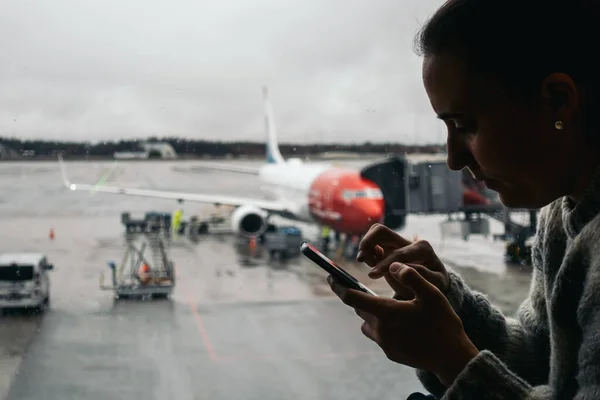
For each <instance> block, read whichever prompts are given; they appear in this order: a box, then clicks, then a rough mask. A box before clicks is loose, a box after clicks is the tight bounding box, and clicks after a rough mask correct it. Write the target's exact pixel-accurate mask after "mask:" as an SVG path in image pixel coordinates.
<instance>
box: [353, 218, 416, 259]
mask: <svg viewBox="0 0 600 400" xmlns="http://www.w3.org/2000/svg"><path fill="white" fill-rule="evenodd" d="M410 243H412V242H411V241H409V240H407V239H404V238H403V237H402V236H400V235H398V234H397V233H396V232H394V231H392V230H391V229H390V228H388V227H387V226H384V225H381V224H374V225H373V226H371V229H369V231H368V232H367V234H366V235H365V236H364V237H363V238H362V240H361V241H360V243H359V245H358V254H357V256H356V260H357V261H359V262H368V261H372V259H373V257H375V256H376V253H375V248H376V247H377V246H379V247H381V248H382V249H384V250H386V249H388V250H392V249H396V248H398V247H403V246H407V245H409V244H410Z"/></svg>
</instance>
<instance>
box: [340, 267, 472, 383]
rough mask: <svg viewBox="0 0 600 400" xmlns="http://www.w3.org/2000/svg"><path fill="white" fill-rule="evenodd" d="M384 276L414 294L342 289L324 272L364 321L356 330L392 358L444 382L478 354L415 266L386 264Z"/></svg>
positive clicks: (341, 296)
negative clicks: (375, 293) (398, 295)
mask: <svg viewBox="0 0 600 400" xmlns="http://www.w3.org/2000/svg"><path fill="white" fill-rule="evenodd" d="M389 275H390V277H391V278H392V279H394V280H396V282H397V283H399V284H400V285H402V286H403V287H405V288H407V289H408V290H410V291H411V292H412V293H414V298H413V299H412V300H395V299H390V298H383V297H377V296H372V295H370V294H366V293H363V292H360V291H358V290H353V289H348V288H346V287H344V286H342V285H340V284H338V283H336V282H335V281H334V279H333V278H332V277H331V276H329V277H328V282H329V284H330V285H331V288H332V290H333V291H334V292H335V293H336V294H337V295H338V297H339V298H340V299H341V300H342V301H343V302H344V303H345V304H347V305H349V306H350V307H353V308H354V309H355V311H356V313H357V314H358V316H359V317H361V318H362V319H363V320H364V321H365V322H364V323H363V324H362V327H361V330H362V332H363V333H364V335H365V336H367V337H368V338H369V339H371V340H373V341H374V342H375V343H377V344H378V345H379V347H381V349H382V350H383V352H384V353H385V355H386V356H387V357H388V358H389V359H390V360H392V361H395V362H397V363H400V364H404V365H408V366H410V367H413V368H419V369H423V370H425V371H429V372H432V373H434V374H436V375H437V376H438V378H439V379H440V381H441V382H442V383H443V384H444V385H446V386H450V385H451V384H452V382H453V381H454V379H455V378H456V376H457V375H458V374H459V373H460V372H461V371H462V370H463V369H464V367H465V366H466V365H467V363H468V362H469V361H470V360H471V359H472V358H473V357H475V356H476V355H477V354H478V352H479V351H478V350H477V348H476V347H475V346H474V345H473V343H472V342H471V341H470V340H469V338H468V337H467V335H466V333H465V331H464V329H463V325H462V322H461V320H460V318H459V317H458V316H457V315H456V313H455V312H454V310H453V309H452V307H451V306H450V303H448V300H447V299H446V297H445V296H444V295H443V294H442V292H440V290H439V289H438V288H437V287H436V286H435V285H433V284H431V283H430V282H428V281H427V280H426V279H425V278H424V277H423V276H422V275H421V274H420V273H418V272H417V270H416V269H415V268H412V267H407V266H403V265H402V264H400V263H392V265H391V266H390V268H389Z"/></svg>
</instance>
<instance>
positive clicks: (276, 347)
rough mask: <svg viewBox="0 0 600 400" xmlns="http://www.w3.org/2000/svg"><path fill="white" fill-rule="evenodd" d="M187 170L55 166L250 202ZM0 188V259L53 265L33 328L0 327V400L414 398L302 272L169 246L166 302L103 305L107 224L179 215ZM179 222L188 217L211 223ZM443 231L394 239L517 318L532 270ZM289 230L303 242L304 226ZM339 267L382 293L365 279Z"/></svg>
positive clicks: (424, 229)
mask: <svg viewBox="0 0 600 400" xmlns="http://www.w3.org/2000/svg"><path fill="white" fill-rule="evenodd" d="M191 165H192V164H191V162H187V163H186V162H172V163H165V162H161V163H151V162H148V163H142V162H137V163H119V164H116V163H111V162H94V163H85V162H73V163H67V167H68V169H69V172H70V174H71V179H72V180H73V181H75V182H85V183H94V182H108V183H107V184H119V185H129V186H133V187H147V188H160V189H165V190H178V191H192V192H194V191H197V192H200V191H202V192H208V193H223V194H230V195H231V194H236V193H237V194H239V192H241V193H245V194H247V195H248V196H253V195H254V196H255V197H258V196H259V195H260V191H259V190H260V188H259V187H257V185H256V182H252V181H251V180H250V179H248V177H247V176H241V177H240V176H238V175H235V174H225V173H223V174H220V173H218V174H217V173H211V172H198V171H194V172H185V169H186V168H187V167H188V166H191ZM215 182H218V184H215ZM0 184H1V185H2V187H3V188H4V190H3V192H2V193H1V194H0V220H1V221H2V229H1V230H0V252H8V251H41V252H44V253H46V254H47V255H48V258H49V260H50V261H51V262H52V263H53V264H54V266H55V270H54V271H51V272H50V273H51V284H52V287H51V308H50V309H49V310H48V311H47V312H46V313H44V314H42V315H36V314H25V313H22V312H18V311H11V312H8V313H6V314H5V315H4V316H2V317H0V398H4V399H10V400H13V399H14V400H17V399H18V400H26V399H61V400H62V399H65V398H82V399H83V398H85V399H103V400H104V399H107V398H110V399H131V398H136V399H137V398H140V399H142V398H144V399H161V400H162V399H178V400H186V399H212V398H219V399H221V398H222V399H232V400H234V399H303V400H305V399H336V398H343V399H348V400H351V399H378V400H379V399H403V398H406V397H407V396H408V395H409V394H410V393H412V392H414V391H420V390H423V389H422V387H421V385H420V383H419V382H418V380H417V379H416V376H415V373H414V370H413V369H412V368H408V367H405V366H401V365H398V364H395V363H393V362H391V361H389V360H388V359H387V358H386V357H385V355H384V354H383V353H382V351H381V350H380V349H379V347H378V346H377V345H375V344H374V343H372V342H371V341H370V340H368V339H367V338H365V337H364V336H363V335H362V333H361V332H360V324H361V320H360V319H359V318H358V317H357V316H356V315H355V313H354V311H353V310H351V309H349V308H348V307H346V306H345V305H343V304H342V303H341V302H340V301H339V300H338V299H337V298H336V297H335V296H333V295H332V293H331V291H330V289H329V286H328V285H327V283H326V281H325V277H326V274H325V272H324V271H322V270H321V269H319V268H318V267H316V266H315V265H314V264H312V263H311V262H310V261H308V260H306V259H305V258H304V257H298V258H294V259H291V260H289V261H284V262H280V261H273V260H270V259H269V258H268V255H267V254H266V252H265V251H263V249H261V248H260V247H258V248H257V249H256V251H254V252H253V251H251V249H249V247H248V246H247V244H246V243H245V242H241V241H239V240H238V239H236V238H235V237H234V236H232V235H229V234H214V235H207V236H202V237H201V238H200V239H199V240H198V241H197V242H194V241H191V240H189V238H186V237H178V238H176V239H174V240H173V241H172V243H171V244H170V247H169V254H170V256H171V258H172V259H173V260H174V262H175V264H176V271H177V284H176V287H175V290H174V293H173V295H172V297H171V298H170V299H167V300H152V301H137V300H130V301H123V300H115V299H114V297H113V294H112V292H109V291H102V290H100V288H99V276H100V274H101V273H103V274H104V275H105V279H107V278H108V277H109V275H110V270H109V269H108V267H107V265H106V262H107V261H108V260H115V261H116V262H117V263H120V260H121V257H122V256H123V253H124V251H125V247H124V246H125V244H126V240H127V238H126V236H125V234H124V229H123V227H122V225H121V223H120V213H121V212H124V211H129V212H131V213H132V216H136V215H138V216H141V215H142V214H143V213H144V212H145V211H148V210H162V211H167V212H172V211H174V210H175V208H176V207H177V206H178V205H177V204H175V203H174V202H171V201H166V200H165V201H163V200H153V199H139V198H130V197H121V196H115V195H108V194H99V193H95V194H94V193H92V194H88V193H72V192H69V191H68V190H66V189H65V188H64V187H63V186H62V185H61V181H60V173H59V170H58V165H57V164H56V163H51V162H49V163H10V164H4V165H0ZM101 184H103V183H101ZM182 207H183V209H184V217H185V218H189V216H191V215H193V214H196V213H198V214H201V215H202V214H206V213H210V212H213V211H214V210H212V209H211V208H209V207H204V206H200V205H197V204H190V203H186V204H184V205H183V206H182ZM443 218H444V217H443V216H415V217H410V218H409V221H408V224H407V227H406V228H405V229H404V230H403V231H402V234H404V235H405V236H407V237H419V238H424V239H428V240H430V241H431V243H432V244H433V245H434V247H435V248H436V250H437V252H438V254H439V255H440V257H441V258H442V259H443V260H444V262H446V264H447V265H448V266H450V267H452V268H453V269H455V270H456V271H457V272H459V273H460V274H461V275H462V276H463V277H464V279H465V280H466V281H467V283H468V284H469V285H471V286H472V287H473V288H475V289H477V290H481V291H483V292H484V293H486V294H488V295H489V297H490V299H491V300H492V301H493V302H494V304H496V305H498V306H499V307H500V309H502V310H503V311H504V312H505V313H507V314H512V313H514V311H515V310H516V308H517V307H518V304H519V303H520V302H521V301H522V300H523V299H524V298H525V296H526V295H527V290H528V287H529V280H530V271H529V269H528V268H525V267H520V266H511V265H506V264H504V262H503V261H502V252H503V243H501V242H494V241H492V240H491V239H489V238H488V239H486V238H483V237H475V236H474V237H472V238H470V239H469V241H463V240H462V239H460V238H442V237H440V234H439V223H440V222H441V221H442V220H443ZM51 228H52V229H53V230H54V232H55V237H54V239H50V238H49V230H50V229H51ZM301 229H302V230H303V233H305V235H306V237H307V238H308V239H311V238H313V239H316V237H317V231H316V229H315V228H314V227H310V226H301ZM494 229H495V230H498V229H500V227H499V226H498V225H497V224H496V225H494ZM341 263H343V266H344V267H345V268H347V269H348V271H349V272H351V273H352V274H354V275H355V276H356V277H357V278H359V279H360V280H361V281H363V282H364V283H365V284H367V285H368V286H369V287H371V288H372V289H374V290H375V291H376V292H378V293H379V294H382V295H389V294H391V292H390V289H389V287H387V285H386V284H385V282H384V281H383V280H379V281H373V280H371V279H369V278H368V276H367V275H366V274H367V272H368V268H367V267H366V266H365V265H362V264H359V263H355V262H351V261H343V262H341Z"/></svg>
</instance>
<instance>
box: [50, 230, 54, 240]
mask: <svg viewBox="0 0 600 400" xmlns="http://www.w3.org/2000/svg"><path fill="white" fill-rule="evenodd" d="M50 240H54V229H52V228H50Z"/></svg>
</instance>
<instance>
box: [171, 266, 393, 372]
mask: <svg viewBox="0 0 600 400" xmlns="http://www.w3.org/2000/svg"><path fill="white" fill-rule="evenodd" d="M175 275H176V276H177V277H178V278H179V274H178V273H177V269H175ZM178 280H179V279H178ZM182 286H183V291H184V292H185V297H186V299H187V302H188V305H189V307H190V310H191V311H192V314H193V315H194V321H195V322H196V327H197V328H198V332H199V333H200V337H201V338H202V342H203V343H204V347H206V350H207V352H208V355H209V357H210V359H211V360H212V361H214V362H218V363H221V362H237V361H269V360H284V359H285V360H309V359H310V360H314V359H322V360H324V359H331V358H361V357H370V356H375V355H377V356H381V354H382V352H381V351H363V352H335V353H316V354H307V353H303V354H265V353H263V354H260V353H258V354H252V353H247V354H242V355H240V354H237V355H231V356H220V355H217V353H216V351H215V348H214V346H213V345H212V342H211V341H210V338H209V336H208V332H207V330H206V327H205V326H204V322H203V321H202V317H200V313H199V312H198V308H197V306H196V304H194V301H193V299H192V296H191V295H190V291H189V290H188V289H187V287H186V286H185V285H182ZM314 300H317V299H314ZM318 300H320V301H323V300H326V301H330V299H318ZM318 300H317V301H318ZM331 300H337V299H331Z"/></svg>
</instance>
